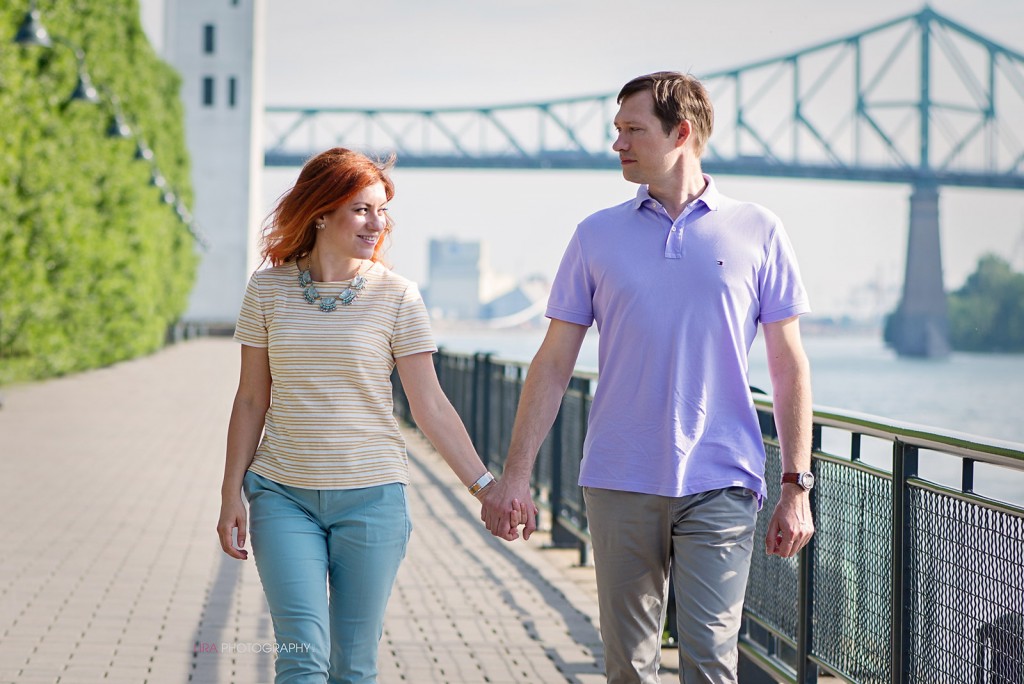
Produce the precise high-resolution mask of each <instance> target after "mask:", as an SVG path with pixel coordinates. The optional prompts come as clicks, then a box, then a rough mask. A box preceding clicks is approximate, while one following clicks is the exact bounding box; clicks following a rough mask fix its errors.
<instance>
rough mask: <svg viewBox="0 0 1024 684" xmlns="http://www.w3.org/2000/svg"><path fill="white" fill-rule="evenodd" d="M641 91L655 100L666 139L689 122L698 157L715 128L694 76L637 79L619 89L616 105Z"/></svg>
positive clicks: (701, 87)
mask: <svg viewBox="0 0 1024 684" xmlns="http://www.w3.org/2000/svg"><path fill="white" fill-rule="evenodd" d="M644 91H647V92H649V93H651V96H652V97H653V98H654V115H655V116H656V117H658V120H659V121H661V127H662V129H664V131H665V135H668V134H669V133H671V132H672V129H674V128H676V127H677V126H679V124H680V123H682V122H683V121H689V122H690V126H691V127H692V129H693V138H694V140H693V141H694V150H695V151H696V152H697V156H698V157H699V156H701V155H703V154H704V146H705V145H706V144H707V142H708V138H710V137H711V130H712V129H713V128H714V125H715V109H714V107H713V106H712V105H711V98H710V97H708V92H707V91H706V90H705V89H704V85H703V84H702V83H701V82H700V81H698V80H697V79H696V78H694V77H693V76H689V75H687V74H682V73H679V72H678V71H657V72H655V73H653V74H647V75H646V76H637V77H636V78H634V79H633V80H632V81H630V82H629V83H627V84H626V85H624V86H622V90H620V91H619V97H618V99H617V100H616V102H618V103H619V104H622V101H623V100H625V99H626V98H627V97H630V96H631V95H636V94H637V93H642V92H644Z"/></svg>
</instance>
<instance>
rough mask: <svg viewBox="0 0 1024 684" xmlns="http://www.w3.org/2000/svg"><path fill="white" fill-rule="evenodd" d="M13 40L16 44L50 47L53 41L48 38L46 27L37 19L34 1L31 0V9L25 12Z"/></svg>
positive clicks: (37, 12) (37, 13)
mask: <svg viewBox="0 0 1024 684" xmlns="http://www.w3.org/2000/svg"><path fill="white" fill-rule="evenodd" d="M14 42H15V43H17V44H18V45H26V46H28V45H38V46H39V47H50V46H51V45H53V42H52V41H51V40H50V34H49V33H47V31H46V27H45V26H43V23H42V22H41V21H40V20H39V10H37V9H36V3H35V2H33V3H32V6H31V9H29V11H28V12H26V13H25V18H24V19H22V20H21V26H19V27H18V33H17V34H15V36H14Z"/></svg>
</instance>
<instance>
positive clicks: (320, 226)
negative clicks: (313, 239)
mask: <svg viewBox="0 0 1024 684" xmlns="http://www.w3.org/2000/svg"><path fill="white" fill-rule="evenodd" d="M326 227H327V224H325V223H324V222H323V221H317V222H316V229H317V230H323V229H324V228H326Z"/></svg>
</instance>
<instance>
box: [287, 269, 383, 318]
mask: <svg viewBox="0 0 1024 684" xmlns="http://www.w3.org/2000/svg"><path fill="white" fill-rule="evenodd" d="M310 261H311V260H310V259H309V258H308V257H307V260H306V269H305V270H303V269H302V267H301V266H299V260H298V259H296V260H295V268H297V269H299V287H301V288H302V296H303V297H304V298H305V300H306V301H307V302H309V303H310V304H313V303H315V302H317V301H319V302H320V310H321V311H324V312H330V311H334V310H335V309H337V308H338V304H339V303H341V305H342V306H348V305H349V304H351V303H352V302H354V301H356V297H358V296H359V293H360V292H362V291H363V288H365V287H366V276H364V275H363V274H361V273H356V276H355V277H354V278H353V279H352V282H351V283H349V285H348V287H346V288H345V289H344V290H342V291H341V292H340V293H339V294H338V295H336V296H334V297H330V296H324V295H321V294H320V292H319V291H318V290H317V289H316V286H315V285H313V276H312V275H310V273H309V264H310Z"/></svg>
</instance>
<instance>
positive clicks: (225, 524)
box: [217, 494, 249, 560]
mask: <svg viewBox="0 0 1024 684" xmlns="http://www.w3.org/2000/svg"><path fill="white" fill-rule="evenodd" d="M247 529H248V515H247V513H246V511H245V504H244V503H242V496H241V494H239V495H238V496H237V497H236V498H234V499H226V500H224V501H223V502H222V503H221V505H220V521H219V522H218V523H217V536H218V537H220V548H222V549H224V553H226V554H228V555H229V556H231V557H232V558H237V559H239V560H245V559H246V558H248V557H249V552H248V551H246V550H245V548H244V547H245V534H246V530H247ZM233 530H238V546H237V547H236V546H235V544H234V540H233V539H232V538H231V537H232V534H231V533H232V531H233Z"/></svg>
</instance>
